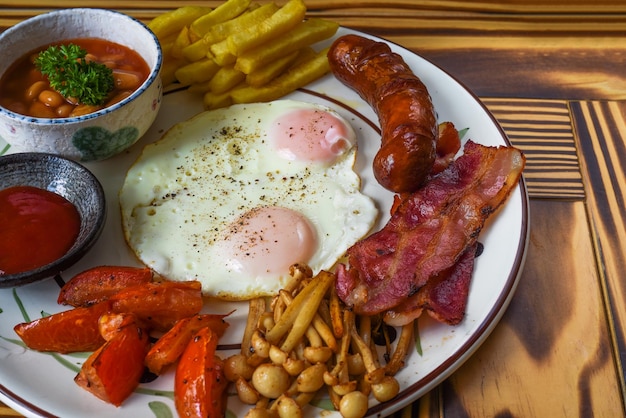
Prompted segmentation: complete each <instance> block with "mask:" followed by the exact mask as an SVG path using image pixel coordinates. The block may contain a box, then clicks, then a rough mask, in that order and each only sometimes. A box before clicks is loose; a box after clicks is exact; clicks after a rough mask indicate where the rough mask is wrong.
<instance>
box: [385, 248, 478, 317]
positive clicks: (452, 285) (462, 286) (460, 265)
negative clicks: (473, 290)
mask: <svg viewBox="0 0 626 418" xmlns="http://www.w3.org/2000/svg"><path fill="white" fill-rule="evenodd" d="M477 246H478V244H474V245H472V246H471V247H469V248H468V249H467V250H466V251H465V252H464V253H463V254H462V255H461V258H460V259H459V261H458V262H457V263H456V264H455V265H454V266H452V267H451V268H449V269H447V270H444V271H442V272H441V273H439V274H437V275H436V276H435V277H433V278H431V279H430V280H429V281H428V282H427V283H426V285H425V286H424V287H422V288H421V289H420V290H419V292H417V293H416V294H414V295H413V296H410V297H409V298H407V299H406V300H405V301H404V302H402V303H401V304H399V305H398V306H396V307H394V308H391V309H390V310H388V311H387V312H385V314H384V316H383V320H384V321H385V323H387V324H388V325H391V326H394V327H401V326H403V325H406V324H409V323H410V322H412V321H413V320H414V319H416V318H418V317H419V316H420V315H421V314H422V311H423V310H426V312H428V314H429V315H430V316H431V317H433V318H435V319H436V320H437V321H439V322H445V323H446V324H448V325H457V324H458V323H460V322H461V321H462V320H463V317H464V316H465V307H466V306H467V297H468V295H469V287H470V283H471V281H472V272H473V270H474V259H475V258H476V247H477Z"/></svg>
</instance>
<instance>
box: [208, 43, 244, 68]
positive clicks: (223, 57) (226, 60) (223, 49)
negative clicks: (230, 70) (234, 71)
mask: <svg viewBox="0 0 626 418" xmlns="http://www.w3.org/2000/svg"><path fill="white" fill-rule="evenodd" d="M209 50H210V54H211V56H212V57H213V59H214V60H215V62H217V63H218V64H219V65H230V64H234V63H235V61H236V60H237V57H236V56H234V55H233V54H231V52H230V50H229V49H228V43H227V42H226V40H223V41H221V42H217V43H215V44H213V45H211V47H210V48H209Z"/></svg>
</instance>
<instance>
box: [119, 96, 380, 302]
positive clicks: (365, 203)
mask: <svg viewBox="0 0 626 418" xmlns="http://www.w3.org/2000/svg"><path fill="white" fill-rule="evenodd" d="M311 107H313V108H316V109H321V110H323V111H328V112H331V113H332V114H333V115H335V116H336V117H338V118H339V119H341V120H342V121H343V122H344V123H346V125H347V126H348V127H349V124H348V122H347V121H345V119H343V118H341V116H339V115H338V114H336V113H335V112H333V111H332V110H331V109H328V108H326V107H323V106H320V105H317V104H313V103H305V102H299V101H292V100H278V101H274V102H271V103H255V104H243V105H234V106H231V107H228V108H223V109H217V110H211V111H206V112H203V113H200V114H198V115H196V116H195V117H193V118H191V119H189V120H187V121H184V122H181V123H179V124H177V125H175V126H174V127H172V128H171V129H170V130H169V131H168V132H166V134H165V135H164V136H163V137H162V138H161V139H160V140H158V141H157V142H155V143H153V144H150V145H148V146H146V147H145V148H144V149H143V151H142V154H141V155H140V157H139V158H138V159H137V160H136V161H135V163H134V164H133V165H132V167H131V168H130V170H129V171H128V173H127V175H126V179H125V182H124V185H123V187H122V189H121V191H120V196H119V197H120V206H121V213H122V226H123V230H124V235H125V238H126V240H127V242H128V244H129V246H130V247H131V248H132V250H133V251H134V252H135V254H136V255H137V256H138V258H139V259H140V260H141V261H142V262H144V263H145V264H146V265H148V266H149V267H151V268H152V269H154V270H155V271H156V272H157V273H159V274H161V275H162V276H164V277H166V278H168V279H170V280H180V281H182V280H199V281H201V282H202V289H203V293H204V294H206V295H208V296H215V297H219V298H223V299H228V300H245V299H250V298H253V297H258V296H266V295H273V294H275V293H276V292H277V291H278V290H279V289H281V288H283V287H284V286H285V285H286V283H287V281H288V280H289V278H290V277H289V275H288V272H285V273H284V274H280V275H272V277H267V276H266V275H258V276H256V277H250V276H248V275H245V274H241V272H238V271H236V269H233V268H232V267H231V266H230V265H229V262H228V259H227V257H226V256H225V254H223V252H222V250H221V248H222V246H221V245H220V242H222V241H223V239H224V236H225V235H224V234H225V230H226V229H227V228H228V225H230V224H232V223H233V222H234V221H235V220H236V219H237V218H238V217H239V216H240V215H241V214H242V213H245V212H247V211H250V210H251V209H254V208H256V207H260V206H272V205H275V206H280V207H285V208H288V209H292V210H295V211H297V212H299V213H301V214H302V215H304V216H305V217H306V218H307V219H308V220H309V221H310V222H311V224H312V225H313V226H314V228H315V231H316V234H317V237H318V241H319V245H318V247H317V248H316V250H315V253H314V254H313V256H312V257H311V258H310V259H309V260H293V262H306V264H308V265H309V266H310V267H311V268H312V270H313V271H314V273H317V272H319V271H320V270H322V269H331V268H332V267H333V265H334V264H335V263H336V262H337V260H338V259H339V258H340V257H341V256H342V255H343V254H344V253H345V251H346V250H347V249H348V248H349V247H350V246H351V245H353V244H354V243H355V242H356V241H358V240H359V239H360V238H362V237H363V236H364V235H366V234H367V233H368V231H369V230H370V228H371V227H372V225H373V224H374V222H375V220H376V218H377V215H378V211H377V209H376V207H375V205H374V203H373V201H372V200H371V199H370V198H369V197H367V196H365V195H363V194H362V193H360V191H359V189H360V179H359V177H358V175H357V174H356V173H355V172H354V171H353V166H354V163H355V159H356V144H353V146H352V147H351V148H350V149H348V150H347V151H345V152H344V153H343V154H342V155H341V156H339V157H338V159H337V160H336V161H335V162H334V163H333V164H330V165H329V164H320V163H312V162H303V161H292V160H287V159H285V158H281V157H280V156H279V155H277V153H276V151H275V150H274V149H273V148H272V146H271V144H270V140H269V139H270V138H269V137H268V130H269V126H270V123H271V122H272V121H273V120H274V119H275V118H277V117H279V116H280V115H282V114H284V112H287V111H290V110H292V109H294V108H311ZM349 129H352V128H351V127H350V128H349ZM284 256H285V257H289V256H290V255H289V254H284Z"/></svg>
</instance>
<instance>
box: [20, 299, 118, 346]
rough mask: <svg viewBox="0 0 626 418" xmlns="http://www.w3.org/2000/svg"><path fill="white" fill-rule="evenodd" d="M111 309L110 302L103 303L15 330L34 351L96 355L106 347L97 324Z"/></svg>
mask: <svg viewBox="0 0 626 418" xmlns="http://www.w3.org/2000/svg"><path fill="white" fill-rule="evenodd" d="M110 306H111V305H110V304H109V303H108V302H101V303H98V304H96V305H93V306H90V307H88V308H74V309H71V310H69V311H64V312H59V313H56V314H53V315H50V316H46V317H44V318H40V319H36V320H34V321H31V322H24V323H21V324H17V325H16V326H15V327H14V330H15V332H16V333H17V335H19V337H20V338H21V339H22V341H24V343H25V344H26V346H27V347H28V348H32V349H33V350H38V351H56V352H58V353H72V352H77V351H93V350H96V349H97V348H99V347H100V346H101V345H102V344H104V339H103V338H102V336H101V335H100V332H99V331H98V320H99V319H100V317H101V316H102V315H104V314H105V313H107V312H108V311H109V309H110Z"/></svg>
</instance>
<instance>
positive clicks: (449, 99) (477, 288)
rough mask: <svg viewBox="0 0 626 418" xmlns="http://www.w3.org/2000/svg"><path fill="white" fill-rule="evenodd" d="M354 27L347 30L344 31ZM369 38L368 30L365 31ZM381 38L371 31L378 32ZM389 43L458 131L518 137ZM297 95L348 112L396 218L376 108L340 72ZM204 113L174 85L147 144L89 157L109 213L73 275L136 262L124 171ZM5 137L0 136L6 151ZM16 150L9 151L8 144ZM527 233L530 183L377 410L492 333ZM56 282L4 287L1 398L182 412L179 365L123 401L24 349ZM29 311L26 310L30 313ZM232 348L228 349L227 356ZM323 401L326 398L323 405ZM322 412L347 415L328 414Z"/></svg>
mask: <svg viewBox="0 0 626 418" xmlns="http://www.w3.org/2000/svg"><path fill="white" fill-rule="evenodd" d="M347 33H355V32H354V31H351V30H348V29H345V28H341V29H340V30H339V32H338V34H337V36H340V35H343V34H347ZM364 36H368V35H364ZM372 38H373V37H372ZM390 45H391V48H392V49H393V50H394V51H396V52H398V53H399V54H401V55H403V56H404V59H405V60H406V61H407V63H408V64H409V65H410V66H411V67H412V69H413V70H414V72H415V73H416V74H418V75H419V76H420V78H421V79H422V80H423V81H424V83H425V84H426V85H427V87H428V89H429V91H430V94H431V96H432V98H433V101H434V104H435V108H436V110H437V112H438V117H439V120H440V121H452V122H453V123H454V124H455V126H456V127H457V128H458V129H465V128H467V129H468V131H467V133H466V134H465V136H464V139H472V140H474V141H476V142H478V143H481V144H484V145H491V146H495V145H510V143H509V141H508V139H507V138H506V136H505V134H504V132H503V131H502V129H501V128H500V127H499V126H498V124H497V123H496V122H495V120H494V118H493V117H492V116H491V115H490V114H489V112H488V111H487V110H486V109H485V107H484V106H483V105H482V104H481V103H480V102H479V101H478V99H477V98H476V97H475V96H474V95H472V94H471V93H470V92H469V91H468V90H467V89H466V88H465V87H464V86H462V85H461V84H460V83H459V82H457V81H456V80H454V79H453V78H451V77H450V76H449V75H448V74H446V73H445V72H443V71H442V70H441V69H439V68H437V67H436V66H434V65H433V64H431V63H429V62H427V61H425V60H424V59H422V58H420V57H418V56H416V55H415V54H413V53H412V52H410V51H408V50H405V49H403V48H401V47H399V46H397V45H393V44H390ZM289 98H293V99H297V100H303V101H312V102H317V103H322V104H326V105H329V106H331V107H333V108H335V109H336V110H337V111H339V112H340V113H341V114H342V115H343V116H345V117H346V118H347V119H348V120H349V121H350V122H351V123H352V124H353V126H354V128H355V130H356V132H357V134H358V136H359V141H360V142H359V155H358V163H357V167H356V169H357V170H358V172H359V173H360V175H361V177H362V179H363V192H364V193H366V194H368V195H369V196H371V197H372V198H373V199H374V200H375V201H376V203H377V204H378V205H379V208H380V210H381V214H382V217H381V219H380V222H379V224H378V226H377V228H379V227H380V226H381V225H382V224H383V223H384V222H385V221H386V219H387V218H388V216H387V215H386V214H387V213H388V209H389V207H390V204H391V200H392V194H391V193H389V192H387V191H386V190H384V189H383V188H381V187H380V186H379V185H378V184H377V183H376V181H375V180H374V177H373V174H372V169H371V161H372V158H373V155H374V153H375V152H376V151H377V150H378V147H379V144H380V135H379V133H378V122H377V118H376V116H375V114H374V113H373V112H372V110H371V108H370V107H369V106H368V105H367V104H366V103H365V102H364V101H363V100H361V99H360V98H359V97H358V95H357V94H356V93H355V92H353V91H352V90H350V89H349V88H347V87H345V86H344V85H342V84H341V83H339V82H338V81H337V80H336V79H335V78H334V77H333V76H332V75H328V76H326V77H324V78H323V79H321V80H319V81H317V82H315V83H313V84H311V85H309V86H307V88H306V89H303V90H300V91H298V92H296V93H294V94H292V95H290V96H289ZM200 111H202V103H201V100H200V99H198V98H197V97H194V96H192V95H190V94H189V93H188V92H185V91H179V92H170V93H168V94H166V95H165V96H164V102H163V105H162V109H161V111H160V114H159V116H158V118H157V121H156V122H155V125H154V126H153V127H152V128H151V129H150V131H148V133H147V134H146V135H145V137H144V138H142V140H141V142H140V143H139V144H137V145H135V146H134V147H133V148H132V149H131V151H130V152H129V153H127V154H125V155H120V156H117V157H114V158H112V159H110V160H106V161H103V162H98V163H91V164H88V165H87V166H88V168H89V169H91V170H92V171H93V172H94V174H95V175H96V176H97V177H98V178H99V179H100V181H101V182H102V183H103V186H104V189H105V192H106V197H107V199H108V219H107V224H106V226H105V230H104V232H103V234H102V237H101V238H100V240H99V242H98V243H97V244H96V245H95V247H94V248H93V249H92V250H91V251H90V253H89V254H87V255H86V256H85V258H84V259H82V260H81V261H80V262H79V263H78V264H77V265H75V266H74V267H73V268H72V269H71V270H68V271H67V272H65V273H64V274H63V277H64V279H65V280H68V279H69V278H70V277H72V275H73V274H76V273H78V272H80V271H82V270H85V269H87V268H90V267H93V266H96V265H103V264H112V265H136V264H137V261H136V259H135V258H134V256H133V255H132V253H131V252H130V251H129V249H128V248H127V246H126V244H125V242H124V238H123V235H122V229H121V223H120V215H119V208H118V200H117V193H118V190H119V188H120V187H121V185H122V182H123V180H124V176H125V174H126V170H127V169H128V167H129V166H130V164H131V163H132V162H133V161H134V160H135V158H136V157H137V155H138V154H139V152H140V150H141V148H142V147H143V145H145V144H147V143H150V142H152V141H154V140H156V139H158V138H160V137H161V135H162V134H163V132H164V131H165V130H166V129H168V128H169V127H170V126H172V125H173V124H174V123H176V122H179V121H182V120H185V119H187V118H189V117H190V116H192V115H194V114H196V113H197V112H200ZM2 149H4V144H0V150H2ZM8 152H11V151H10V149H9V151H8ZM527 236H528V203H527V193H526V189H525V186H524V183H523V181H522V182H521V183H520V185H519V187H517V188H516V189H515V190H514V192H513V193H512V195H511V197H510V198H509V200H508V202H507V203H506V204H505V206H504V207H503V208H502V209H501V210H500V211H499V212H498V213H497V214H495V215H494V216H493V217H492V218H491V219H490V220H489V221H488V224H487V226H486V227H485V228H484V230H483V232H482V233H481V236H480V239H479V240H480V241H481V242H482V243H483V244H484V247H485V248H484V252H483V254H482V255H481V256H480V257H479V258H478V259H477V260H476V265H475V270H474V276H473V280H472V285H471V290H470V295H469V301H468V305H467V313H466V317H465V319H464V320H463V322H462V323H461V324H460V325H458V326H455V327H451V326H448V325H443V324H440V323H436V322H435V321H433V320H430V319H428V318H427V315H424V316H423V317H422V318H420V320H419V336H420V339H421V348H422V354H421V355H420V354H418V352H417V350H415V349H412V350H411V352H410V354H409V356H408V358H407V362H406V366H405V367H404V369H402V370H401V371H400V372H399V373H398V375H397V378H398V380H399V382H400V386H401V392H400V394H399V395H398V397H397V398H395V399H394V400H392V401H390V402H387V403H385V404H381V405H379V404H377V402H376V401H374V400H372V401H371V404H370V406H371V409H370V411H369V412H370V414H372V415H376V414H380V415H389V414H391V413H393V412H395V411H397V410H399V409H401V408H402V407H404V406H405V405H407V404H408V403H410V402H412V401H414V400H416V399H418V398H419V397H420V396H422V395H424V394H425V393H426V392H428V391H429V390H431V389H432V388H433V387H435V386H436V385H438V384H439V383H440V382H441V381H443V380H444V379H445V378H446V377H448V376H449V375H450V374H451V373H452V372H453V371H454V370H456V368H458V366H460V365H461V364H462V363H463V362H464V361H465V360H466V359H467V358H468V357H469V356H470V355H471V354H472V353H473V352H474V351H475V350H476V349H477V348H478V346H479V345H480V344H481V343H482V342H483V341H484V339H485V338H486V337H487V336H488V335H489V333H490V332H491V331H492V329H493V328H494V326H495V325H496V324H497V323H498V321H499V320H500V317H501V316H502V314H503V312H504V310H505V309H506V307H507V306H508V304H509V301H510V299H511V297H512V296H513V293H514V291H515V288H516V285H517V282H518V279H519V277H520V274H521V268H522V266H523V263H524V258H525V254H526V247H527ZM58 292H59V286H58V285H57V283H56V282H55V281H54V280H52V279H50V280H47V281H44V282H42V283H37V284H32V285H27V286H24V287H19V288H15V289H0V399H2V401H4V402H5V403H7V404H8V405H10V406H12V407H13V408H15V409H16V410H18V411H19V412H21V413H22V414H24V415H26V416H32V417H51V416H61V417H65V418H70V417H80V418H82V417H86V416H89V417H92V418H96V417H133V418H134V417H150V416H155V417H167V416H172V415H174V416H175V415H176V412H175V408H174V404H173V401H172V399H171V398H172V394H173V372H172V371H170V372H169V373H168V374H166V375H164V376H161V377H159V378H158V379H157V380H156V381H153V382H151V383H147V384H141V385H140V388H139V390H138V391H137V393H135V394H133V395H132V396H131V397H130V398H129V399H128V400H127V401H126V402H125V403H124V404H123V406H121V407H119V408H116V407H114V406H111V405H108V404H106V403H104V402H102V401H100V400H98V399H97V398H95V397H94V396H92V395H90V394H89V393H87V392H86V391H84V390H82V389H80V388H79V387H78V386H77V385H76V384H75V383H74V382H73V378H74V375H75V374H76V370H77V369H78V368H79V367H80V364H81V363H82V361H83V360H84V358H85V356H72V355H64V356H60V355H51V354H45V353H39V352H35V351H31V350H28V349H25V348H24V347H23V346H22V345H20V344H19V341H18V337H17V336H16V334H15V333H14V332H13V326H14V325H15V324H17V323H19V322H23V321H24V320H25V319H24V316H23V312H25V313H26V314H27V315H28V317H30V318H31V319H35V318H38V317H40V315H41V314H42V313H54V312H58V311H60V310H62V309H63V308H62V307H60V306H58V305H57V304H56V298H57V295H58ZM233 307H235V308H237V311H236V312H235V314H233V315H232V316H231V317H230V318H229V322H230V323H231V326H230V328H229V330H228V331H227V333H226V335H225V336H224V338H223V340H222V341H221V342H222V343H223V344H238V343H240V340H241V335H242V330H243V324H244V322H245V317H246V314H247V304H245V303H239V304H237V303H212V304H210V305H208V306H206V307H205V310H206V311H207V312H215V313H226V312H229V311H230V310H231V309H232V308H233ZM22 309H23V311H22ZM228 354H230V353H229V351H222V355H223V356H226V355H228ZM319 405H320V406H321V407H322V408H323V407H325V406H327V405H328V402H324V401H323V400H322V401H321V402H320V403H319ZM228 408H229V411H230V413H231V414H232V415H230V416H242V415H243V413H242V411H243V409H242V406H241V405H240V404H239V401H238V399H237V397H236V395H231V396H230V397H229V402H228ZM320 412H321V410H319V409H317V407H311V408H309V410H308V411H307V415H308V416H318V415H320ZM327 414H328V415H326V413H325V415H324V416H339V414H338V413H328V412H327Z"/></svg>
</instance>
